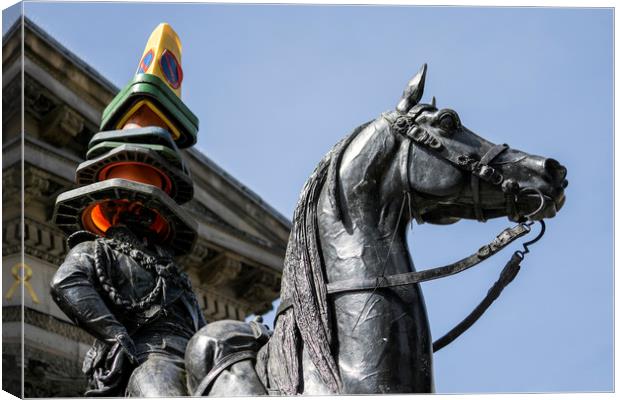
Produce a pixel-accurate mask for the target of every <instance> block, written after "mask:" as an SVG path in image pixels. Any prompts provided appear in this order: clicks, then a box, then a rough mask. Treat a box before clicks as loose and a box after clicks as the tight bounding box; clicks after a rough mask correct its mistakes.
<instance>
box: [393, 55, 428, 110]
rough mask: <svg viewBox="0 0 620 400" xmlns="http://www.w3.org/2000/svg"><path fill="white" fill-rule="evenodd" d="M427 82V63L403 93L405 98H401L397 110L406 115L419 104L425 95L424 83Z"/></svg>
mask: <svg viewBox="0 0 620 400" xmlns="http://www.w3.org/2000/svg"><path fill="white" fill-rule="evenodd" d="M425 80H426V63H425V64H424V65H422V68H420V70H419V71H418V73H417V74H415V76H414V77H413V78H411V80H410V81H409V83H408V84H407V87H406V88H405V90H404V91H403V96H402V97H401V98H400V101H399V102H398V105H397V106H396V110H397V111H400V112H403V113H406V112H407V111H409V110H410V109H411V107H413V106H415V105H416V104H418V102H419V101H420V99H421V98H422V94H423V93H424V81H425Z"/></svg>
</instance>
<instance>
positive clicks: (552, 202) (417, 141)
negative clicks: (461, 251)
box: [385, 64, 568, 224]
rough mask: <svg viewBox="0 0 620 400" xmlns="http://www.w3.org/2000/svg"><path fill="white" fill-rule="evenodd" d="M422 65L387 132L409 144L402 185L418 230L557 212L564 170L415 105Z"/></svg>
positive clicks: (444, 111)
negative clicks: (434, 225)
mask: <svg viewBox="0 0 620 400" xmlns="http://www.w3.org/2000/svg"><path fill="white" fill-rule="evenodd" d="M425 77H426V64H425V65H424V66H422V68H421V69H420V71H419V72H418V73H417V74H416V75H415V76H414V77H413V79H411V81H409V84H408V85H407V87H406V88H405V90H404V92H403V96H402V98H401V99H400V102H399V103H398V105H397V106H396V110H395V111H393V112H390V113H387V114H385V117H386V118H387V119H388V120H389V121H390V122H391V129H392V132H393V133H395V134H396V135H400V136H402V137H403V138H407V139H409V143H410V144H411V145H410V146H409V150H408V151H409V154H408V159H409V162H408V163H407V165H408V170H407V172H406V175H407V183H406V184H407V185H408V186H409V190H410V191H411V193H412V194H414V202H415V207H413V209H414V213H415V217H416V219H417V220H418V222H423V221H424V222H431V223H439V224H447V223H453V222H456V221H458V220H459V219H461V218H467V219H477V220H480V221H485V220H486V219H489V218H497V217H502V216H508V217H509V218H510V219H511V220H514V221H521V220H523V219H525V218H528V219H532V220H536V219H542V218H550V217H553V216H554V215H555V213H556V212H557V211H558V210H560V208H561V207H562V206H563V204H564V200H565V197H564V188H566V186H567V184H568V182H567V180H566V168H565V167H563V166H562V165H561V164H560V163H559V162H558V161H556V160H554V159H552V158H544V157H540V156H536V155H531V154H528V153H525V152H523V151H519V150H516V149H512V148H510V147H508V145H505V144H502V145H495V144H493V143H491V142H489V141H488V140H486V139H484V138H482V137H480V136H478V135H476V134H475V133H474V132H472V131H471V130H469V129H467V128H466V127H465V126H464V125H463V124H462V122H461V119H460V117H459V115H458V114H457V112H456V111H454V110H451V109H449V108H438V107H437V106H436V101H435V98H433V100H432V102H431V104H422V103H420V99H421V98H422V94H423V91H424V81H425Z"/></svg>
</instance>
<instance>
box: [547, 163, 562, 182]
mask: <svg viewBox="0 0 620 400" xmlns="http://www.w3.org/2000/svg"><path fill="white" fill-rule="evenodd" d="M544 167H545V170H546V171H547V172H549V174H551V178H552V179H553V180H554V181H555V182H563V181H564V178H566V168H565V167H564V166H562V164H560V163H559V162H558V161H557V160H554V159H553V158H548V159H546V160H545V164H544Z"/></svg>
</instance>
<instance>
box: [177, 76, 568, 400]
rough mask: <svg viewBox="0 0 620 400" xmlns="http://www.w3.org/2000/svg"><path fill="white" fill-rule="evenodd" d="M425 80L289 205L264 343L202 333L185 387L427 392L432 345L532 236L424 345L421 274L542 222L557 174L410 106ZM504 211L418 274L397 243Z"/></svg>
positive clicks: (545, 162) (559, 185)
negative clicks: (484, 236)
mask: <svg viewBox="0 0 620 400" xmlns="http://www.w3.org/2000/svg"><path fill="white" fill-rule="evenodd" d="M425 75H426V65H424V66H423V67H422V69H421V70H420V71H419V72H418V74H417V75H416V76H415V77H414V78H413V79H412V80H411V81H410V82H409V84H408V86H407V87H406V89H405V91H404V93H403V96H402V98H401V99H400V101H399V103H398V105H397V106H396V109H395V110H394V111H389V112H386V113H383V114H381V115H380V116H379V117H378V118H377V119H375V120H373V121H370V122H367V123H365V124H363V125H361V126H360V127H358V128H356V129H355V130H354V131H353V132H352V133H351V134H350V135H349V136H347V137H345V138H344V139H342V140H341V141H340V142H339V143H338V144H337V145H336V146H335V147H334V148H333V149H332V150H331V151H330V152H329V153H328V154H327V155H326V156H325V157H324V158H323V159H322V160H321V161H320V163H319V164H318V166H317V167H316V169H315V171H314V172H313V174H312V175H311V176H310V178H309V179H308V181H307V182H306V183H305V185H304V188H303V190H302V193H301V196H300V199H299V202H298V204H297V207H296V209H295V213H294V217H293V229H292V232H291V235H290V239H289V243H288V247H287V252H286V258H285V262H284V272H283V277H282V289H281V293H280V296H281V305H280V307H279V309H278V311H277V315H276V320H275V327H274V331H273V333H272V336H271V338H270V339H269V341H268V342H267V344H265V345H262V343H263V342H264V341H265V340H266V338H265V334H264V333H263V332H261V330H260V329H257V328H256V327H254V328H253V327H252V326H250V325H248V324H244V323H242V322H235V321H218V322H214V323H211V324H208V325H207V326H205V327H204V328H202V329H201V330H200V331H199V332H198V333H197V334H196V335H195V336H194V337H193V338H192V340H191V341H190V343H189V344H188V347H187V351H186V354H185V360H186V369H187V373H188V386H189V391H190V393H192V394H193V395H197V396H202V395H215V396H226V395H244V394H245V395H260V394H282V395H294V394H313V395H315V394H362V393H420V392H433V391H434V384H433V349H435V350H438V349H439V348H441V347H443V346H444V345H445V344H447V343H449V342H450V341H451V340H453V339H454V338H455V337H456V336H458V334H460V333H462V331H463V330H464V329H466V328H467V326H469V325H471V323H473V322H474V321H475V320H476V319H477V318H478V317H479V316H480V314H481V312H484V309H486V307H488V305H489V304H490V302H492V301H493V300H494V298H496V297H497V296H498V295H499V292H501V289H502V288H503V287H504V286H505V285H507V284H508V283H509V282H510V281H511V280H512V279H513V278H514V275H516V272H517V271H518V268H519V262H520V261H521V260H522V259H523V256H524V255H525V253H527V251H528V249H527V245H529V244H531V243H533V242H534V241H535V240H537V239H538V238H536V239H534V240H532V241H530V242H527V243H525V244H524V249H525V250H524V251H517V252H515V254H514V255H513V256H512V258H511V259H510V261H509V262H508V264H507V265H506V268H505V269H504V271H502V275H501V277H500V279H499V280H498V282H497V283H496V285H494V286H493V288H492V290H490V291H489V294H488V295H487V298H485V300H484V301H483V303H481V305H480V306H479V307H478V308H477V309H476V310H474V312H473V313H472V314H471V315H470V316H468V318H466V320H464V321H463V323H462V324H459V326H457V328H455V330H453V331H451V332H450V333H449V334H448V335H446V336H445V337H443V338H441V339H440V340H439V341H436V342H435V344H433V342H432V340H431V335H430V329H429V322H428V317H427V314H426V307H425V304H424V297H423V295H422V291H421V289H420V286H419V282H422V281H426V280H430V279H435V278H438V277H441V276H446V275H449V274H453V273H457V272H460V271H462V270H465V269H467V268H470V267H472V266H473V265H476V264H477V263H479V262H481V261H482V260H484V259H486V258H487V257H489V256H491V255H493V254H495V253H496V252H497V251H499V250H501V249H502V248H504V247H505V246H506V245H507V244H508V243H510V242H512V241H513V240H515V239H516V238H518V237H521V236H522V235H524V234H526V233H528V232H529V229H530V228H529V227H530V226H531V224H532V223H533V221H541V220H542V219H543V218H551V217H553V216H554V215H555V214H556V212H557V211H558V210H560V208H561V207H562V205H563V204H564V201H565V197H564V188H565V187H566V185H567V181H566V168H564V167H563V166H562V165H560V163H559V162H557V161H556V160H553V159H551V158H544V157H539V156H535V155H530V154H528V153H525V152H522V151H519V150H516V149H512V148H509V147H508V146H507V145H504V144H501V145H495V144H493V143H491V142H489V141H487V140H485V139H483V138H481V137H480V136H478V135H476V134H475V133H473V132H472V131H470V130H469V129H467V128H466V127H465V126H464V125H463V124H462V123H461V120H460V118H459V116H458V114H457V113H456V112H455V111H454V110H451V109H446V108H444V109H440V108H438V107H437V106H436V104H435V99H434V98H433V101H432V102H431V103H430V104H423V103H420V99H421V98H422V94H423V90H424V81H425ZM504 216H506V217H508V218H509V219H510V220H512V221H516V222H519V224H518V225H517V226H516V227H514V228H510V229H507V230H505V231H504V232H502V233H501V234H500V235H498V237H497V238H496V239H495V240H494V241H493V242H491V243H489V245H486V246H483V247H482V248H481V249H480V250H479V251H478V252H477V253H475V254H473V255H472V256H469V257H467V258H464V259H463V260H460V261H459V262H457V263H454V264H452V265H449V266H446V267H440V268H436V269H432V270H425V271H420V272H415V270H414V266H413V263H412V261H411V258H410V255H409V250H408V247H407V242H406V226H407V224H408V223H410V222H411V221H412V220H414V219H415V220H417V221H418V222H419V223H423V222H428V223H433V224H451V223H455V222H457V221H458V220H460V219H463V218H465V219H475V220H478V221H481V222H484V221H486V220H487V219H490V218H499V217H504ZM541 224H543V223H542V222H541ZM542 226H543V230H544V225H542ZM541 234H542V232H541ZM539 236H540V235H539ZM254 324H256V323H254ZM237 337H241V338H243V341H242V342H243V345H239V344H238V343H236V342H235V338H237ZM252 337H255V338H256V339H255V341H254V344H253V345H252V344H251V343H252V340H251V338H252ZM235 354H238V356H237V357H235Z"/></svg>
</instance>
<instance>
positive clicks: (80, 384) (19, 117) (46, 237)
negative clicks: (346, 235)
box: [2, 19, 290, 397]
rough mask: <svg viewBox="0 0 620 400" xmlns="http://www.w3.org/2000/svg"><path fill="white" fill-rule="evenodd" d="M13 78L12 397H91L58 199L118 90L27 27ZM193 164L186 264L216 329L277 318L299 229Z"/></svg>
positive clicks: (9, 172) (9, 47) (9, 45)
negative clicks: (61, 274)
mask: <svg viewBox="0 0 620 400" xmlns="http://www.w3.org/2000/svg"><path fill="white" fill-rule="evenodd" d="M22 42H23V47H22ZM22 56H23V57H22ZM2 66H3V76H2V90H3V102H2V108H3V119H2V128H3V130H2V131H3V134H2V135H3V136H2V152H3V165H2V168H3V169H2V189H3V194H2V208H3V213H2V234H3V235H2V293H3V298H2V324H3V330H2V335H3V338H2V339H3V354H2V363H3V381H2V387H3V389H4V390H6V391H8V392H10V393H13V394H15V395H17V396H22V395H23V396H26V397H56V396H62V397H69V396H81V395H82V394H83V391H84V388H85V384H86V381H85V379H84V377H83V376H82V372H81V363H82V359H83V357H84V354H85V352H86V350H87V349H88V347H89V346H90V345H91V343H92V342H93V338H92V337H91V336H89V335H88V334H87V333H86V332H84V331H82V330H81V329H79V328H78V327H76V326H75V325H73V324H72V323H71V322H70V320H69V319H68V318H67V317H66V316H65V315H64V313H63V312H62V311H60V309H59V308H58V307H57V306H56V305H55V304H54V302H53V301H52V299H51V296H50V294H49V282H50V280H51V278H52V276H53V275H54V273H55V271H56V269H57V268H58V266H59V265H60V263H61V262H62V261H63V259H64V256H65V253H66V251H67V245H66V242H65V236H64V234H63V233H62V232H61V231H60V230H58V229H57V228H56V227H54V226H53V225H52V224H51V217H52V212H53V207H54V202H55V199H56V197H57V196H58V195H59V194H60V193H62V192H64V191H67V190H70V189H72V188H75V187H76V184H75V183H74V179H75V169H76V167H77V165H78V164H79V163H80V162H82V161H83V160H84V155H85V152H86V147H87V144H88V141H89V139H90V137H91V136H92V135H93V134H95V133H96V132H98V126H99V122H100V119H101V112H102V111H103V109H104V108H105V107H106V106H107V104H108V103H109V102H110V100H112V98H113V97H114V96H115V95H116V93H117V92H118V88H117V87H115V86H114V85H113V84H111V83H110V82H109V81H108V80H106V79H105V78H104V77H103V76H101V75H100V74H99V73H98V72H97V71H95V70H94V69H93V68H92V67H90V66H89V65H87V64H86V63H85V62H84V61H82V60H80V59H79V58H78V57H77V56H75V55H74V54H73V53H71V52H70V51H69V50H67V49H66V48H65V47H64V46H62V45H61V44H60V43H58V42H57V41H56V40H54V39H53V38H52V37H50V36H49V35H48V34H46V33H45V32H44V31H43V30H42V29H41V28H39V27H38V26H37V25H36V24H34V23H33V22H31V21H29V20H28V19H24V21H23V23H22V21H21V20H20V21H17V23H16V24H15V25H13V26H12V27H11V28H10V29H9V30H8V31H7V33H6V34H5V36H4V38H3V43H2ZM22 105H23V108H22ZM182 153H183V158H184V160H185V162H186V163H187V165H188V166H189V168H190V170H191V174H192V177H193V183H194V192H195V195H194V198H193V200H191V201H190V202H189V203H187V204H186V205H184V206H183V207H184V208H185V209H186V210H187V211H188V212H189V213H190V214H191V216H192V217H193V218H194V219H195V220H196V221H197V222H198V225H199V228H198V232H199V238H198V241H197V243H196V246H195V247H194V250H193V252H192V253H191V255H188V256H185V257H183V258H181V259H180V260H179V263H180V265H181V266H182V267H183V268H184V270H185V271H186V272H187V273H188V274H189V275H190V277H191V279H192V284H193V286H194V290H195V292H196V295H197V297H198V299H199V303H200V306H201V308H202V310H203V312H204V315H205V317H206V319H207V321H214V320H219V319H237V320H243V319H245V318H246V317H247V316H248V315H250V314H263V313H265V312H267V311H269V310H270V309H271V307H272V306H271V303H272V302H273V300H275V299H276V298H277V297H278V294H279V290H280V279H281V271H282V265H283V259H284V253H285V249H286V243H287V240H288V235H289V231H290V222H289V221H288V220H287V219H286V218H284V217H283V216H282V215H280V214H279V213H278V212H277V211H275V210H274V209H272V208H271V207H270V206H269V205H268V204H266V203H265V202H263V201H262V200H261V199H260V198H259V197H258V196H257V195H256V194H254V193H252V192H251V191H250V190H248V189H247V188H246V187H245V186H244V185H242V184H241V183H240V182H238V181H237V180H236V179H234V178H233V177H232V176H230V175H229V174H227V173H226V172H225V171H224V170H222V169H221V168H220V167H218V166H217V165H216V164H215V163H214V162H213V161H211V160H210V159H209V158H207V157H206V156H205V155H203V154H202V153H200V152H199V151H198V150H196V149H189V150H183V151H182ZM22 189H23V190H22ZM22 371H23V383H24V391H23V393H22V392H21V390H22V389H21V381H22Z"/></svg>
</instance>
